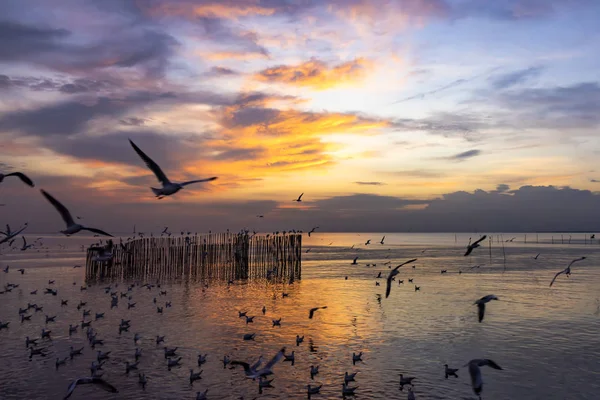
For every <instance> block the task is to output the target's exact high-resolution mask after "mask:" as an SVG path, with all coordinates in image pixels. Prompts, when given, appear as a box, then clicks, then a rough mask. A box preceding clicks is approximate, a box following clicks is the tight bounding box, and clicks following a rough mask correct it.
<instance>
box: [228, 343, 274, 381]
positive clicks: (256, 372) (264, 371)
mask: <svg viewBox="0 0 600 400" xmlns="http://www.w3.org/2000/svg"><path fill="white" fill-rule="evenodd" d="M284 355H285V347H283V348H282V349H281V350H279V352H277V354H275V356H274V357H273V358H272V359H271V361H269V362H268V363H267V364H266V365H265V367H264V368H261V369H258V366H256V364H255V365H253V366H252V367H251V366H250V364H248V363H245V362H242V361H231V365H241V366H242V367H243V368H244V372H245V374H246V378H249V379H256V378H260V377H261V376H267V375H272V374H273V367H274V366H275V364H277V363H278V362H279V361H281V359H283V357H284ZM259 366H260V364H259Z"/></svg>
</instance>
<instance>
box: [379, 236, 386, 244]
mask: <svg viewBox="0 0 600 400" xmlns="http://www.w3.org/2000/svg"><path fill="white" fill-rule="evenodd" d="M384 240H385V236H384V237H382V238H381V241H380V242H379V243H381V244H385V243H384V242H383V241H384Z"/></svg>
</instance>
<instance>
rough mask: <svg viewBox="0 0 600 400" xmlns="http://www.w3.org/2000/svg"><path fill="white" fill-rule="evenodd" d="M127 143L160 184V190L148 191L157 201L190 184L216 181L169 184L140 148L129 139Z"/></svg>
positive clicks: (165, 176) (167, 179)
mask: <svg viewBox="0 0 600 400" xmlns="http://www.w3.org/2000/svg"><path fill="white" fill-rule="evenodd" d="M129 143H130V144H131V147H133V149H134V150H135V152H136V153H137V154H138V156H140V158H141V159H142V160H143V161H144V163H145V164H146V166H147V167H148V168H150V170H151V171H152V172H154V175H155V176H156V178H157V179H158V181H159V182H160V183H161V184H162V188H160V189H157V188H153V187H151V188H150V189H152V193H154V195H155V196H156V197H158V198H159V199H162V198H163V197H165V196H170V195H172V194H175V193H177V192H179V191H180V190H181V189H183V188H184V186H187V185H191V184H192V183H199V182H209V181H214V180H215V179H217V177H216V176H213V177H211V178H206V179H197V180H193V181H188V182H181V183H176V182H171V181H170V180H169V178H167V175H165V173H164V172H163V171H162V169H160V167H159V166H158V164H157V163H155V162H154V161H153V160H152V159H151V158H150V157H148V156H147V155H146V154H145V153H144V152H143V151H142V150H140V148H139V147H137V146H136V145H135V143H133V142H132V141H131V139H129Z"/></svg>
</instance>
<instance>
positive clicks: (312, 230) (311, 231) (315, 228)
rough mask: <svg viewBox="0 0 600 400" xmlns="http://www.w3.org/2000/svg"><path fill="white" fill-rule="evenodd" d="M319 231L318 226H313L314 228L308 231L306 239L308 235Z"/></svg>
mask: <svg viewBox="0 0 600 400" xmlns="http://www.w3.org/2000/svg"><path fill="white" fill-rule="evenodd" d="M317 229H319V227H318V226H315V227H314V228H312V229H311V230H310V231H308V237H310V234H311V233H313V232H314V231H315V230H317Z"/></svg>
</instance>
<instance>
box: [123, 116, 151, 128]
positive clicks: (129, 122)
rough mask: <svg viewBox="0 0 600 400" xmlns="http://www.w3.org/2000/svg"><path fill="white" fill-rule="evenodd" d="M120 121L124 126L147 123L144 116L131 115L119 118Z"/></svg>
mask: <svg viewBox="0 0 600 400" xmlns="http://www.w3.org/2000/svg"><path fill="white" fill-rule="evenodd" d="M119 123H120V124H121V125H124V126H142V125H144V124H145V123H146V120H145V119H144V118H138V117H129V118H123V119H121V120H119Z"/></svg>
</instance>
